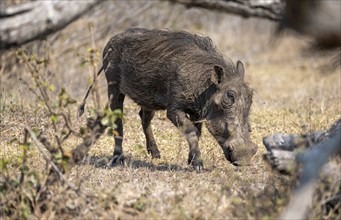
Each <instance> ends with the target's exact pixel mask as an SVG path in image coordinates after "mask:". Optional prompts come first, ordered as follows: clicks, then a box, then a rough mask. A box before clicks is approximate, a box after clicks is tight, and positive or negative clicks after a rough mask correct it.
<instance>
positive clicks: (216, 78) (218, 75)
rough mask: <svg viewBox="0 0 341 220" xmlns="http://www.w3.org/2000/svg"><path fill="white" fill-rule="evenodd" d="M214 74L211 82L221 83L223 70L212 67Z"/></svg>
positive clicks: (219, 67)
mask: <svg viewBox="0 0 341 220" xmlns="http://www.w3.org/2000/svg"><path fill="white" fill-rule="evenodd" d="M214 72H215V74H213V75H212V77H211V80H212V82H213V83H215V84H219V83H221V81H223V77H224V70H223V68H222V67H221V66H214Z"/></svg>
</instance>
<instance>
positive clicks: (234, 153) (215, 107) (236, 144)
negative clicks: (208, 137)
mask: <svg viewBox="0 0 341 220" xmlns="http://www.w3.org/2000/svg"><path fill="white" fill-rule="evenodd" d="M214 70H215V74H216V76H215V77H217V78H216V79H215V80H214V81H216V87H217V90H216V92H215V93H214V95H213V96H212V98H211V104H210V106H209V109H208V110H207V111H208V113H207V117H206V125H207V128H208V130H209V132H210V133H211V134H212V135H213V136H214V137H215V139H216V140H217V141H218V143H219V144H220V146H221V147H222V149H223V151H224V155H225V157H226V159H227V160H229V161H230V162H231V163H233V164H234V165H244V164H248V163H249V162H250V159H251V157H252V156H253V155H254V154H255V153H256V151H257V148H258V147H257V145H256V144H254V143H253V142H252V141H251V139H250V131H251V129H250V126H249V111H250V106H251V103H252V90H251V89H250V88H249V87H248V86H247V85H246V84H245V82H244V66H243V64H242V62H240V61H238V62H237V66H236V68H235V70H234V72H233V73H228V74H227V73H225V72H224V69H223V68H222V67H220V66H215V67H214Z"/></svg>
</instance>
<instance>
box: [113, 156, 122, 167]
mask: <svg viewBox="0 0 341 220" xmlns="http://www.w3.org/2000/svg"><path fill="white" fill-rule="evenodd" d="M124 159H125V158H124V155H123V154H120V155H114V157H113V158H112V163H111V166H119V165H124Z"/></svg>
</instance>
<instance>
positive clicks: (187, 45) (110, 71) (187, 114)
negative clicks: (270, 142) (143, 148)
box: [83, 28, 257, 171]
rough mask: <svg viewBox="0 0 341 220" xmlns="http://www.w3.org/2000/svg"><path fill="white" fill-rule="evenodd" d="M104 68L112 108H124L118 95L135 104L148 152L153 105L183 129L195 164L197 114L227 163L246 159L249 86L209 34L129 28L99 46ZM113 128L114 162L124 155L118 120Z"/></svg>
mask: <svg viewBox="0 0 341 220" xmlns="http://www.w3.org/2000/svg"><path fill="white" fill-rule="evenodd" d="M103 69H104V72H105V74H106V78H107V81H108V97H109V103H110V108H111V109H112V110H114V109H121V110H123V101H124V98H125V96H129V97H130V98H131V99H132V100H133V101H135V102H136V103H137V104H138V105H139V106H141V110H140V112H139V115H140V117H141V121H142V127H143V131H144V134H145V136H146V145H147V151H148V153H149V154H151V156H152V157H153V158H160V152H159V149H158V148H157V145H156V142H155V139H154V136H153V133H152V129H151V125H150V123H151V120H152V119H153V116H154V113H155V111H156V110H166V111H167V118H168V119H169V120H170V121H171V122H172V123H173V124H174V125H175V126H176V127H177V128H178V129H179V130H180V131H182V133H183V134H184V136H185V137H186V140H187V142H188V144H189V156H188V163H189V164H192V165H193V166H194V168H195V169H196V170H197V171H200V170H201V169H202V168H203V162H202V159H201V157H200V150H199V147H198V140H199V137H200V135H201V128H202V123H203V122H206V126H207V128H208V130H209V132H210V133H211V134H212V135H213V137H214V138H215V139H216V140H217V141H218V143H219V145H220V146H221V148H222V149H223V152H224V155H225V157H226V159H227V160H229V161H230V162H231V163H233V164H235V165H240V164H244V163H247V162H249V161H250V159H251V157H252V156H253V155H254V154H255V152H256V151H257V146H256V145H255V144H254V143H253V142H252V141H251V140H250V134H249V132H250V128H249V123H248V115H249V111H250V106H251V103H252V90H251V89H250V88H249V87H248V85H247V84H246V83H245V82H244V67H243V64H242V63H241V62H240V61H238V62H237V64H236V65H234V64H233V63H232V62H231V60H229V59H225V58H224V57H223V55H222V54H221V53H220V52H218V50H217V49H216V48H215V46H214V45H213V43H212V41H211V39H210V38H208V37H202V36H198V35H195V34H190V33H188V32H172V31H167V30H157V29H154V30H147V29H140V28H135V29H129V30H127V31H125V32H123V33H121V34H118V35H116V36H114V37H112V38H111V39H110V41H109V42H108V44H107V45H106V46H105V49H104V51H103ZM83 107H84V106H83ZM117 131H118V133H119V136H120V137H115V149H114V154H113V157H114V158H113V164H120V163H124V156H123V150H122V137H123V125H122V120H118V121H117Z"/></svg>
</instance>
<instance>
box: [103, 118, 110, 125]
mask: <svg viewBox="0 0 341 220" xmlns="http://www.w3.org/2000/svg"><path fill="white" fill-rule="evenodd" d="M109 122H110V120H109V118H108V117H104V118H102V120H101V124H102V125H108V124H109Z"/></svg>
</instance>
